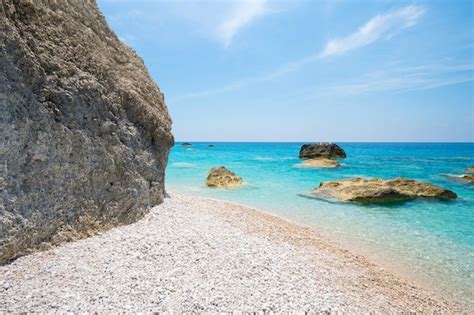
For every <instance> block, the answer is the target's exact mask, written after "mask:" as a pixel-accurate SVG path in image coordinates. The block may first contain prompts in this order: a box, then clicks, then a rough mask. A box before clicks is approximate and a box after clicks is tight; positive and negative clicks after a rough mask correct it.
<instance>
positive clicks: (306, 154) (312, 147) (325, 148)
mask: <svg viewBox="0 0 474 315" xmlns="http://www.w3.org/2000/svg"><path fill="white" fill-rule="evenodd" d="M299 157H300V158H302V159H314V158H326V159H339V158H345V157H346V152H344V150H343V149H342V148H341V147H340V146H338V145H337V144H335V143H309V144H304V145H303V146H302V147H301V149H300V154H299Z"/></svg>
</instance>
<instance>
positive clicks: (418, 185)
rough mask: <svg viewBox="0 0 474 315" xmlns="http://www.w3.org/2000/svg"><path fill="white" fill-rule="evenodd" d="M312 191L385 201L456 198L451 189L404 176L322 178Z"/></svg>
mask: <svg viewBox="0 0 474 315" xmlns="http://www.w3.org/2000/svg"><path fill="white" fill-rule="evenodd" d="M312 194H313V195H315V196H318V197H321V198H326V199H335V200H339V201H342V202H360V203H386V202H397V201H407V200H412V199H416V198H427V199H440V200H450V199H456V198H457V195H456V193H454V192H452V191H451V190H446V189H443V188H440V187H437V186H435V185H432V184H428V183H423V182H419V181H416V180H412V179H406V178H396V179H390V180H384V179H379V178H373V179H363V178H351V179H344V180H338V181H331V182H322V183H321V184H320V185H319V187H317V188H316V189H315V190H314V191H313V192H312Z"/></svg>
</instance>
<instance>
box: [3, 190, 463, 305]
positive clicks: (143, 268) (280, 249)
mask: <svg viewBox="0 0 474 315" xmlns="http://www.w3.org/2000/svg"><path fill="white" fill-rule="evenodd" d="M0 282H1V284H2V285H1V286H0V300H3V301H6V303H4V304H5V305H3V306H0V311H5V312H17V311H26V310H29V311H35V312H44V311H46V312H47V311H71V310H75V311H94V310H97V311H113V310H125V311H160V310H161V311H163V310H174V311H205V310H206V311H217V310H220V311H236V310H240V311H258V310H263V309H267V310H274V311H288V310H313V311H316V310H330V311H331V310H332V311H335V310H338V311H352V312H364V311H369V310H372V311H379V312H394V311H423V312H428V311H429V312H433V311H441V312H460V311H462V310H463V306H462V305H461V304H459V303H457V302H454V301H450V300H449V299H447V298H446V297H442V296H438V295H436V294H434V293H432V292H430V291H429V290H426V289H424V288H421V287H419V286H417V285H415V284H414V283H412V282H410V281H409V280H405V279H402V278H399V277H398V276H395V275H394V274H392V273H391V272H390V271H387V270H385V269H383V268H382V267H380V266H378V265H377V264H374V263H373V262H371V261H369V260H367V259H366V258H365V257H364V256H360V255H357V254H354V253H352V252H350V251H348V250H346V249H344V248H342V247H341V246H339V244H337V243H336V242H332V241H331V240H328V239H327V238H326V237H324V236H322V235H321V234H320V233H318V232H317V231H315V230H314V229H312V228H311V227H308V226H303V225H301V224H297V223H292V222H290V221H288V220H287V219H285V218H282V217H279V216H276V215H274V214H270V213H268V212H265V211H261V210H259V209H255V208H252V207H247V206H243V205H240V204H238V203H234V202H227V201H220V200H216V199H211V198H204V197H197V196H190V195H184V194H181V193H179V192H175V191H171V192H170V194H169V196H168V197H167V198H165V202H164V203H163V204H162V205H159V206H156V207H154V208H152V210H151V211H150V213H149V214H147V215H146V217H145V218H143V219H142V220H140V221H138V222H136V223H133V224H130V225H126V226H121V227H118V228H114V229H112V230H109V231H107V232H104V233H100V234H98V235H96V236H92V237H90V238H88V239H84V240H79V241H76V242H72V243H67V244H64V245H61V246H59V247H56V248H54V249H52V250H49V251H45V252H39V253H34V254H31V255H28V256H24V257H21V258H19V259H17V260H16V261H14V262H12V263H11V264H9V265H6V266H1V267H0ZM110 291H111V292H110ZM101 292H102V293H101ZM130 294H131V296H130ZM102 295H104V297H102V298H101V297H100V296H102ZM132 297H134V298H135V299H133V300H130V299H131V298H132ZM126 301H128V302H126Z"/></svg>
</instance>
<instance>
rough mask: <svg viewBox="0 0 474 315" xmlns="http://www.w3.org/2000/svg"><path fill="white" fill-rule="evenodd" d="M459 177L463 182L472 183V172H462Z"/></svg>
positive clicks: (473, 180)
mask: <svg viewBox="0 0 474 315" xmlns="http://www.w3.org/2000/svg"><path fill="white" fill-rule="evenodd" d="M460 178H461V179H462V180H463V181H465V182H468V183H474V174H464V175H461V176H460Z"/></svg>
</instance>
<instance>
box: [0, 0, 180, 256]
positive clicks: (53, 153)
mask: <svg viewBox="0 0 474 315" xmlns="http://www.w3.org/2000/svg"><path fill="white" fill-rule="evenodd" d="M0 15H1V18H0V27H1V30H0V53H1V59H0V64H1V66H0V136H1V141H0V163H1V165H0V198H1V200H0V262H1V263H4V262H7V261H9V260H11V259H13V258H15V257H17V256H20V255H23V254H25V253H28V252H30V251H33V250H35V249H39V248H47V247H49V246H50V245H51V244H53V245H54V244H57V243H60V242H63V241H68V240H71V239H77V238H81V237H85V236H88V235H90V234H93V233H95V232H96V231H99V230H104V229H107V228H110V227H113V226H117V225H120V224H124V223H130V222H134V221H136V220H137V219H139V218H141V217H142V216H143V215H144V214H145V213H146V212H147V211H148V209H149V208H150V207H151V206H153V205H156V204H158V203H161V202H162V201H163V195H164V172H165V167H166V163H167V158H168V152H169V148H170V147H171V146H172V145H173V137H172V135H171V133H170V129H171V119H170V117H169V115H168V111H167V108H166V105H165V102H164V97H163V94H162V93H161V92H160V90H159V89H158V87H157V86H156V84H155V82H154V81H153V80H152V79H151V77H150V75H149V74H148V72H147V70H146V68H145V66H144V64H143V61H142V60H141V59H140V58H139V57H138V56H137V55H136V53H135V52H134V51H133V50H132V49H130V48H128V47H127V46H126V45H125V44H124V43H122V42H121V41H120V40H119V39H118V38H117V36H116V35H115V34H114V33H113V32H112V31H111V30H110V29H109V27H108V26H107V24H106V22H105V20H104V17H103V16H102V15H101V13H100V12H99V10H98V8H97V5H96V4H95V1H92V0H77V1H66V0H60V1H49V0H35V1H15V0H2V2H1V5H0Z"/></svg>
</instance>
